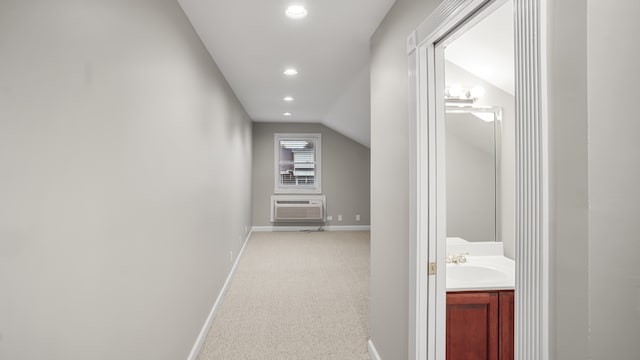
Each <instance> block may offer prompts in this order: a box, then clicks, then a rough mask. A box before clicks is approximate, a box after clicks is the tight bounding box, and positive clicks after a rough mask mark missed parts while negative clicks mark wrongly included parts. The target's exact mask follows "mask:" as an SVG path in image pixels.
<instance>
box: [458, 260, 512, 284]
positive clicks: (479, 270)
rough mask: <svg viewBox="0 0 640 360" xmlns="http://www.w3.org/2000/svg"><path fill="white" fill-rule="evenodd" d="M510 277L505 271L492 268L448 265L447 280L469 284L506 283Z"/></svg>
mask: <svg viewBox="0 0 640 360" xmlns="http://www.w3.org/2000/svg"><path fill="white" fill-rule="evenodd" d="M508 278H509V277H508V276H507V274H505V273H504V271H502V270H500V269H496V268H494V267H491V266H478V265H471V264H447V279H451V280H458V281H469V282H493V281H504V280H507V279H508Z"/></svg>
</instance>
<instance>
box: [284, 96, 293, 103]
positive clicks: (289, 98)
mask: <svg viewBox="0 0 640 360" xmlns="http://www.w3.org/2000/svg"><path fill="white" fill-rule="evenodd" d="M282 100H284V101H287V102H291V101H293V100H294V99H293V98H292V97H291V96H285V97H284V99H282Z"/></svg>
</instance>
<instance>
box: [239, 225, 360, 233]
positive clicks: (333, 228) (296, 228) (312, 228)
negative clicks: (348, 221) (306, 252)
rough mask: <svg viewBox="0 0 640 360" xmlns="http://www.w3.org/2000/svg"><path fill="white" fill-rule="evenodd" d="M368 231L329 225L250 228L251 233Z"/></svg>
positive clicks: (346, 226)
mask: <svg viewBox="0 0 640 360" xmlns="http://www.w3.org/2000/svg"><path fill="white" fill-rule="evenodd" d="M318 229H322V230H324V231H370V230H371V226H370V225H342V226H340V225H329V226H323V225H318V226H254V227H252V228H251V231H253V232H278V231H285V232H289V231H317V230H318Z"/></svg>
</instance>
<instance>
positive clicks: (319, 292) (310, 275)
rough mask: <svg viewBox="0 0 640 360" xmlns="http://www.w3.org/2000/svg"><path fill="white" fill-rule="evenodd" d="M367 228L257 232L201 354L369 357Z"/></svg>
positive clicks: (255, 358) (235, 358) (231, 359)
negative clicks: (331, 230) (328, 230)
mask: <svg viewBox="0 0 640 360" xmlns="http://www.w3.org/2000/svg"><path fill="white" fill-rule="evenodd" d="M368 338H369V232H368V231H357V232H356V231H345V232H311V233H308V232H280V233H278V232H274V233H272V232H263V233H254V234H253V235H252V236H251V238H250V239H249V242H248V243H247V245H246V248H245V250H244V253H243V255H242V257H241V259H240V261H239V263H238V267H237V269H236V273H235V275H234V277H233V279H232V281H231V284H230V287H229V289H228V291H227V293H226V295H225V297H224V298H223V300H222V304H221V306H220V309H219V311H218V313H217V314H216V317H215V319H214V321H213V325H212V327H211V330H210V331H209V334H208V336H207V340H206V342H205V344H204V345H203V347H202V351H201V353H200V356H199V357H198V359H200V360H213V359H226V360H240V359H242V360H259V359H282V360H286V359H308V360H312V359H323V360H330V359H335V360H351V359H354V360H357V359H369V355H368V353H367V339H368Z"/></svg>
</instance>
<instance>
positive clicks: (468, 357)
mask: <svg viewBox="0 0 640 360" xmlns="http://www.w3.org/2000/svg"><path fill="white" fill-rule="evenodd" d="M513 300H514V296H513V291H472V292H451V293H447V360H512V359H513V357H514V352H513Z"/></svg>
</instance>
